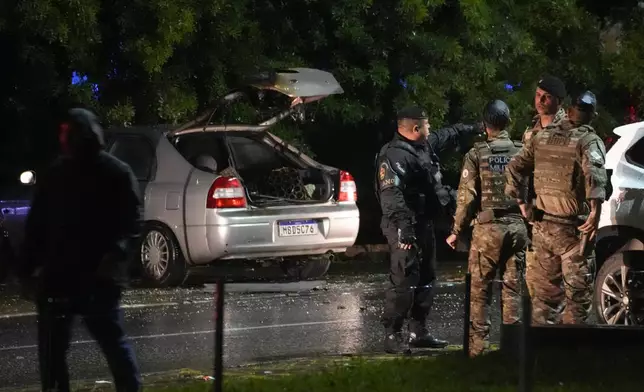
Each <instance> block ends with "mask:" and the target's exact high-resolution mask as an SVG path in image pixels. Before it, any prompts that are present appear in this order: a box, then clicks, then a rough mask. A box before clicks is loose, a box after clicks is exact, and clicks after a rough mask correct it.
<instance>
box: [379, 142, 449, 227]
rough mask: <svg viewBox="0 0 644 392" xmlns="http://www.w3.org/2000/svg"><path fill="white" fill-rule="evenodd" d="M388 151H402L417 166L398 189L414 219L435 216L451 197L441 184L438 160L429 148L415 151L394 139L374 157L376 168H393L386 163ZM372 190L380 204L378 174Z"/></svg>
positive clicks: (393, 164) (410, 146)
mask: <svg viewBox="0 0 644 392" xmlns="http://www.w3.org/2000/svg"><path fill="white" fill-rule="evenodd" d="M389 149H401V150H403V151H405V152H407V153H408V154H409V155H411V156H412V157H413V159H414V160H415V161H416V162H417V166H416V167H415V168H413V171H411V172H410V173H407V174H406V175H405V177H404V180H403V183H402V184H401V185H400V189H401V190H402V192H403V196H404V198H405V202H406V203H407V205H408V206H409V207H410V208H411V209H412V210H413V211H414V212H415V213H416V214H417V215H422V216H426V217H431V216H434V215H435V213H436V212H437V209H438V208H441V207H444V206H446V205H447V204H448V203H449V202H450V200H451V198H450V194H449V192H448V191H447V190H446V189H445V187H444V186H443V184H442V178H443V175H442V173H441V169H440V165H439V163H438V157H437V156H436V154H434V152H433V151H432V150H431V147H430V146H429V144H427V149H426V150H424V149H420V148H414V146H412V145H411V144H409V143H407V142H405V141H404V140H400V139H394V140H392V141H390V142H389V143H387V144H385V145H384V146H383V147H382V148H381V149H380V152H379V153H378V154H377V155H376V159H375V167H376V168H378V167H380V165H381V164H382V163H383V162H386V163H387V164H388V165H389V167H392V168H394V167H395V162H389V160H388V158H387V150H389ZM399 176H400V174H399ZM401 180H402V178H401ZM374 187H375V192H376V197H377V198H378V201H380V192H379V191H380V190H379V185H378V173H377V171H376V173H375V177H374Z"/></svg>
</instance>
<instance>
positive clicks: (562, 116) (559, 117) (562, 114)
mask: <svg viewBox="0 0 644 392" xmlns="http://www.w3.org/2000/svg"><path fill="white" fill-rule="evenodd" d="M567 119H568V116H567V114H566V111H565V110H564V109H563V108H559V110H557V113H555V116H554V118H553V119H552V123H551V124H550V125H553V126H555V125H557V124H560V123H561V122H562V121H566V120H567ZM542 129H544V127H543V126H541V118H540V117H539V115H536V116H534V117H533V118H532V125H531V126H529V127H527V128H526V130H525V132H523V137H522V138H521V142H522V143H523V144H524V145H525V144H527V143H528V141H529V140H530V139H531V138H532V137H533V136H534V135H536V134H537V133H538V132H539V131H541V130H542ZM534 198H535V194H534V177H533V176H532V175H531V176H530V177H529V181H528V194H527V199H526V200H527V201H529V202H531V203H533V205H534ZM533 259H534V248H533V247H532V246H529V247H528V250H527V252H526V263H528V264H530V263H531V262H532V260H533Z"/></svg>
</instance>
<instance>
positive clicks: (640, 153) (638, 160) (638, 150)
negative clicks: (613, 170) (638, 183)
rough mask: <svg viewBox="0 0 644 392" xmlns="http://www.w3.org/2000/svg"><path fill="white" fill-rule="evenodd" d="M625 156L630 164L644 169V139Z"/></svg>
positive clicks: (636, 143) (634, 145)
mask: <svg viewBox="0 0 644 392" xmlns="http://www.w3.org/2000/svg"><path fill="white" fill-rule="evenodd" d="M624 156H625V157H626V160H627V161H628V162H629V163H631V164H633V165H636V166H639V167H641V168H644V138H642V139H640V140H638V141H637V142H635V144H633V145H632V146H631V147H630V148H629V149H628V150H627V151H626V153H625V154H624Z"/></svg>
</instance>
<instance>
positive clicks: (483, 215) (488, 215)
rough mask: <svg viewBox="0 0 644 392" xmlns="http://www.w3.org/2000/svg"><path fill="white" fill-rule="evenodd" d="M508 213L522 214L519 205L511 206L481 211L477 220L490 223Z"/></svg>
mask: <svg viewBox="0 0 644 392" xmlns="http://www.w3.org/2000/svg"><path fill="white" fill-rule="evenodd" d="M508 215H521V210H520V209H519V207H510V208H504V209H498V208H497V209H489V210H484V211H481V212H479V214H478V216H477V217H476V220H477V221H478V223H488V222H491V221H492V220H494V219H498V218H503V217H506V216H508Z"/></svg>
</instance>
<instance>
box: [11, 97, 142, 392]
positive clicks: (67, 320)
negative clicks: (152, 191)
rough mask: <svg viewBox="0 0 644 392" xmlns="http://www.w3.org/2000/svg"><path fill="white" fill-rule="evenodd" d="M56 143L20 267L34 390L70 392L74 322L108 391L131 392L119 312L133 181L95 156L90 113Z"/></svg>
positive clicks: (97, 137) (135, 208)
mask: <svg viewBox="0 0 644 392" xmlns="http://www.w3.org/2000/svg"><path fill="white" fill-rule="evenodd" d="M59 140H60V144H61V148H62V152H63V153H62V156H61V157H60V158H59V159H57V160H56V162H54V164H53V165H52V166H51V167H50V169H49V170H48V172H47V173H45V174H44V175H43V176H41V178H39V183H38V185H37V188H36V190H35V195H34V199H33V202H32V206H31V211H30V214H29V216H28V218H27V224H26V233H25V243H24V249H23V259H22V263H21V265H20V275H21V277H22V280H23V283H24V284H25V289H26V291H27V292H31V294H32V295H34V296H35V300H36V304H37V310H38V349H39V350H38V354H39V359H40V377H41V382H42V389H43V391H60V392H67V391H69V390H70V389H69V374H68V370H67V362H66V354H67V350H68V348H69V344H70V335H71V331H72V326H73V325H72V324H73V321H74V318H75V316H77V315H78V316H80V317H81V318H82V319H83V321H84V322H85V325H86V326H87V328H88V329H89V331H90V333H91V334H92V336H93V337H94V338H95V339H96V341H97V342H98V344H99V345H100V347H101V349H102V350H103V353H104V354H105V356H106V358H107V362H108V364H109V367H110V370H111V372H112V375H113V376H114V382H115V386H116V390H117V391H119V392H129V391H138V390H140V388H141V379H140V374H139V370H138V367H137V364H136V360H135V357H134V352H133V350H132V348H131V346H130V344H129V343H128V341H126V338H125V332H124V330H123V314H122V310H121V308H120V299H121V294H122V290H123V287H124V284H125V283H126V278H127V264H128V263H127V261H128V260H129V259H130V257H129V253H130V252H129V249H132V246H131V244H132V242H133V241H136V238H137V236H138V233H139V225H140V219H141V217H140V204H141V202H140V197H139V192H138V184H137V180H136V179H135V177H134V174H133V173H132V170H131V169H130V167H129V166H128V165H127V164H125V163H123V162H121V161H120V160H118V159H117V158H115V157H114V156H112V155H110V154H108V153H106V152H105V151H103V148H104V139H103V130H102V128H101V126H100V125H99V123H98V119H97V118H96V116H95V115H94V114H92V113H91V112H89V111H87V110H85V109H71V110H70V111H69V112H68V117H67V121H66V122H64V123H62V124H61V127H60V130H59Z"/></svg>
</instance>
